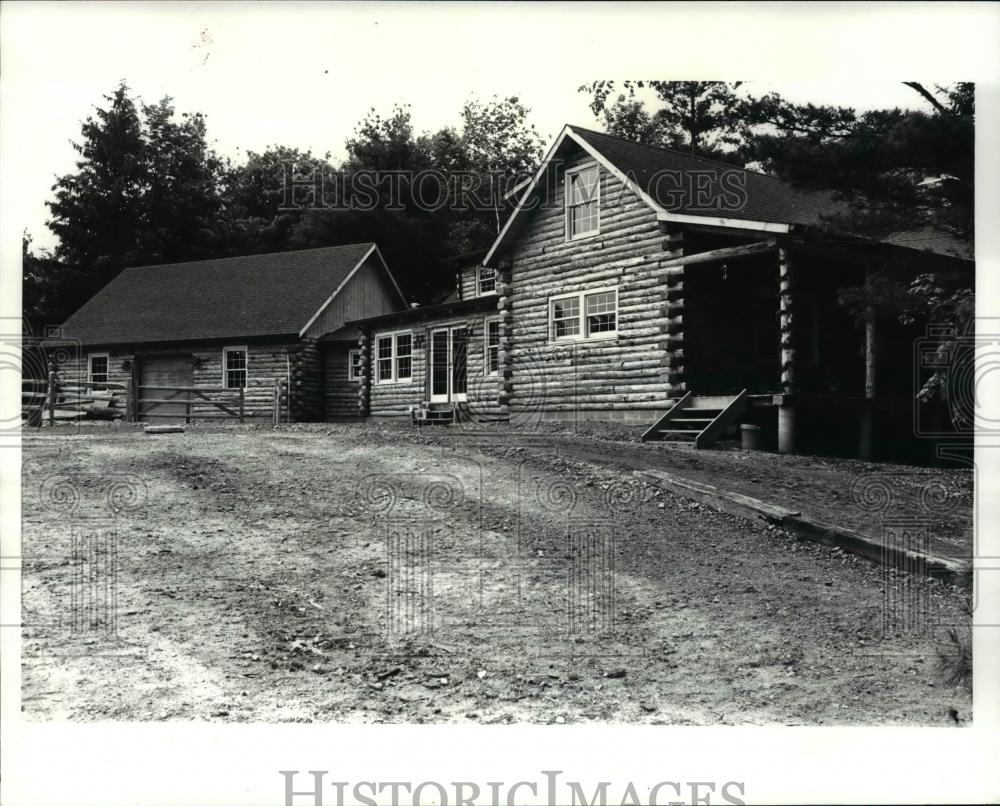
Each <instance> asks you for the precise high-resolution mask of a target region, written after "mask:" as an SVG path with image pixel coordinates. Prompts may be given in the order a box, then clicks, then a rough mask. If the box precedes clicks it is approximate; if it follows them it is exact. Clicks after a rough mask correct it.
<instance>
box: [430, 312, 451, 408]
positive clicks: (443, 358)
mask: <svg viewBox="0 0 1000 806" xmlns="http://www.w3.org/2000/svg"><path fill="white" fill-rule="evenodd" d="M430 358H431V402H432V403H444V402H447V401H448V329H447V328H442V329H441V330H433V331H431V356H430Z"/></svg>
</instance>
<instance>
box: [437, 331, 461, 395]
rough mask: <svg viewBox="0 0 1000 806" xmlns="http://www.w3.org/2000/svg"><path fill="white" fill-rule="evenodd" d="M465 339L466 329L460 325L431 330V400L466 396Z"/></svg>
mask: <svg viewBox="0 0 1000 806" xmlns="http://www.w3.org/2000/svg"><path fill="white" fill-rule="evenodd" d="M468 341H469V337H468V330H467V329H466V327H465V326H464V325H462V326H459V327H440V328H436V329H434V330H432V331H431V348H430V365H431V403H451V402H458V401H462V400H465V399H466V388H467V384H468V376H469V371H468V361H467V351H468V349H467V348H468Z"/></svg>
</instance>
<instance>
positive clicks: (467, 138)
mask: <svg viewBox="0 0 1000 806" xmlns="http://www.w3.org/2000/svg"><path fill="white" fill-rule="evenodd" d="M529 111H530V110H529V109H528V108H527V107H526V106H524V104H522V103H521V102H520V101H519V100H518V98H517V97H516V96H510V97H508V98H498V97H496V96H493V99H492V100H490V101H489V102H487V103H485V104H484V103H481V102H479V101H475V100H473V101H468V102H467V103H466V104H465V106H463V107H462V145H463V147H464V149H465V152H466V154H467V156H468V164H469V166H470V167H471V168H472V169H473V170H474V171H478V172H479V174H480V175H481V176H482V177H484V178H485V179H486V180H487V191H488V193H489V199H490V202H491V209H492V213H493V225H494V228H493V230H492V232H490V233H489V234H490V235H491V236H492V237H491V240H492V238H495V237H496V236H497V235H498V234H499V232H500V228H501V226H502V223H503V220H502V219H503V218H505V217H506V216H505V215H504V212H505V207H506V205H505V204H504V196H505V195H506V192H507V191H508V190H509V189H510V188H512V187H513V186H514V185H515V184H516V183H517V182H518V181H520V180H522V179H524V178H525V177H528V176H531V175H532V174H533V173H534V172H535V170H536V169H537V167H538V164H539V162H540V161H541V158H542V141H541V138H540V137H539V136H538V131H537V130H536V129H535V127H534V125H533V124H531V123H530V122H529V121H528V114H529Z"/></svg>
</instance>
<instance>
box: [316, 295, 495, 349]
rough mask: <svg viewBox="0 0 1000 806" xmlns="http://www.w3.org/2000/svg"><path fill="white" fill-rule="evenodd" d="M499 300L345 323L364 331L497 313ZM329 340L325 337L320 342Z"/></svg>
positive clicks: (462, 301)
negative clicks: (422, 321)
mask: <svg viewBox="0 0 1000 806" xmlns="http://www.w3.org/2000/svg"><path fill="white" fill-rule="evenodd" d="M497 299H498V297H497V296H496V295H495V294H487V295H485V296H482V297H472V298H471V299H449V300H446V301H444V302H439V303H438V304H437V305H425V306H421V307H419V308H407V309H406V310H404V311H396V312H395V313H384V314H380V315H379V316H369V317H368V318H367V319H354V320H352V321H350V322H345V326H347V327H350V326H353V327H358V328H361V329H362V330H364V329H367V328H371V327H377V326H379V325H390V324H395V323H397V322H398V323H403V322H419V321H421V320H422V319H433V318H438V317H444V316H450V315H452V314H456V313H474V312H477V311H483V312H486V311H491V310H493V311H495V310H496V309H497ZM327 340H329V337H328V336H324V337H323V338H321V339H320V341H321V342H322V341H327Z"/></svg>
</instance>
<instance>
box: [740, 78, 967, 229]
mask: <svg viewBox="0 0 1000 806" xmlns="http://www.w3.org/2000/svg"><path fill="white" fill-rule="evenodd" d="M906 83H907V85H908V86H911V87H914V88H916V89H917V91H918V92H919V93H920V95H921V97H923V98H925V99H927V98H930V100H931V101H933V103H932V104H931V106H932V109H931V111H930V112H925V111H922V110H901V109H884V110H872V111H869V112H865V113H863V114H860V115H859V114H857V113H856V112H855V111H854V110H853V109H849V108H842V107H827V106H814V105H812V104H805V105H801V104H791V103H788V102H787V101H784V100H783V99H781V98H780V97H779V96H777V95H773V94H772V95H768V96H765V97H763V98H758V99H754V98H751V99H750V100H749V101H748V102H747V107H746V108H747V122H748V133H747V143H746V151H747V152H748V153H751V154H753V157H754V158H755V159H757V160H759V161H761V162H762V163H763V164H764V165H765V167H766V168H767V169H768V170H769V171H771V172H773V173H775V174H776V175H778V176H780V177H782V178H784V179H787V180H789V181H791V182H793V183H794V184H796V185H800V186H803V187H806V188H812V189H823V190H832V191H833V192H834V193H835V194H836V196H837V197H839V198H840V199H842V200H843V201H845V202H847V203H848V204H849V208H848V210H849V211H845V213H843V214H842V215H839V216H836V217H831V219H830V221H829V224H830V226H832V227H836V228H839V229H843V230H847V231H850V232H855V233H858V234H862V235H864V234H881V233H886V232H891V231H895V230H904V229H912V228H914V227H917V226H921V225H930V226H934V227H936V228H939V229H944V230H947V231H950V232H951V233H953V234H954V235H956V236H958V237H959V238H962V239H966V240H971V238H972V234H973V202H974V180H975V167H974V145H975V106H974V96H973V85H971V84H956V85H954V86H951V87H937V88H936V89H935V91H934V92H933V93H932V92H930V91H928V90H927V89H925V88H924V87H923V86H922V85H920V84H917V83H916V82H906Z"/></svg>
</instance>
